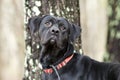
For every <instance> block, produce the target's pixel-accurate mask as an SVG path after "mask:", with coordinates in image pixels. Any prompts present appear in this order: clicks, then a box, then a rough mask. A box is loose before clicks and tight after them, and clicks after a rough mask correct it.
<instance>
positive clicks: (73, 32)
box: [70, 24, 81, 42]
mask: <svg viewBox="0 0 120 80" xmlns="http://www.w3.org/2000/svg"><path fill="white" fill-rule="evenodd" d="M80 32H81V28H80V26H77V25H75V24H71V26H70V41H72V42H74V41H75V40H76V38H78V37H79V36H80Z"/></svg>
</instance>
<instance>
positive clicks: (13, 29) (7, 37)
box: [0, 0, 24, 80]
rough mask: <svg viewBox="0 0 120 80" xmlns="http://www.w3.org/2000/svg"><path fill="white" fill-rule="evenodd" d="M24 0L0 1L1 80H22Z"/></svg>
mask: <svg viewBox="0 0 120 80" xmlns="http://www.w3.org/2000/svg"><path fill="white" fill-rule="evenodd" d="M23 9H24V8H23V0H0V80H22V77H23V70H24V34H23V31H24V17H23V15H24V12H23Z"/></svg>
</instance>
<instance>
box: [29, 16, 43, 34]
mask: <svg viewBox="0 0 120 80" xmlns="http://www.w3.org/2000/svg"><path fill="white" fill-rule="evenodd" d="M41 20H42V18H40V17H39V16H35V17H32V18H30V19H29V20H28V27H29V29H30V32H31V34H33V33H34V32H36V31H37V30H38V29H39V27H40V23H41Z"/></svg>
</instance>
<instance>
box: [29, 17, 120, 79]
mask: <svg viewBox="0 0 120 80" xmlns="http://www.w3.org/2000/svg"><path fill="white" fill-rule="evenodd" d="M28 24H29V27H30V31H31V34H34V32H36V31H39V37H40V45H41V52H40V63H41V64H42V67H43V74H42V79H43V80H120V64H112V63H101V62H97V61H95V60H93V59H91V58H89V57H87V56H83V55H80V54H78V53H74V48H73V42H74V41H75V39H76V38H77V37H79V35H80V27H79V26H76V25H74V24H71V23H70V22H68V21H67V20H66V19H64V18H58V17H54V16H50V15H46V16H44V17H42V18H40V17H39V16H37V17H33V18H31V19H30V20H29V23H28Z"/></svg>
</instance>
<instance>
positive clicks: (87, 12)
mask: <svg viewBox="0 0 120 80" xmlns="http://www.w3.org/2000/svg"><path fill="white" fill-rule="evenodd" d="M106 6H107V0H92V1H91V0H80V12H81V15H80V16H81V27H82V48H83V51H84V54H86V55H88V56H90V57H92V58H94V59H96V60H99V61H102V60H103V54H104V53H105V51H106V49H105V48H106V39H107V14H106V12H107V10H106Z"/></svg>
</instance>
